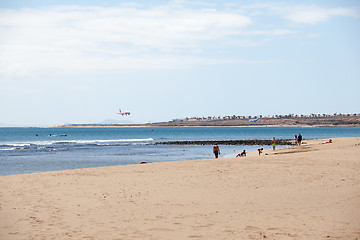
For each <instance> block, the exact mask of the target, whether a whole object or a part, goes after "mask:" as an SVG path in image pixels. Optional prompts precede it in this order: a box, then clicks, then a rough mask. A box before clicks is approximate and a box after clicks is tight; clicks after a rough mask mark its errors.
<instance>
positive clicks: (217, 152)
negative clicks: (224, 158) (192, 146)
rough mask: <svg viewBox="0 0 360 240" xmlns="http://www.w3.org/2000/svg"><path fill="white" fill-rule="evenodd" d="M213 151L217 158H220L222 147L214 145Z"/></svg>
mask: <svg viewBox="0 0 360 240" xmlns="http://www.w3.org/2000/svg"><path fill="white" fill-rule="evenodd" d="M213 153H214V155H215V158H218V157H219V154H220V148H219V146H218V145H217V144H215V145H214V147H213Z"/></svg>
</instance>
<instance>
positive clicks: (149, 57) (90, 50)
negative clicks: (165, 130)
mask: <svg viewBox="0 0 360 240" xmlns="http://www.w3.org/2000/svg"><path fill="white" fill-rule="evenodd" d="M250 24H251V20H250V18H248V17H246V16H243V15H239V14H235V13H231V12H219V11H209V10H208V9H205V10H204V11H198V10H193V9H189V8H181V9H179V8H170V7H169V6H158V7H152V8H145V9H144V8H133V7H124V6H121V7H112V8H106V7H80V6H60V7H52V8H41V9H19V10H6V9H5V10H4V9H3V10H0V35H1V36H2V38H1V39H0V51H1V52H2V56H1V57H0V69H3V70H1V72H0V74H6V75H9V74H10V75H11V74H26V75H28V74H29V72H33V71H36V70H40V69H44V68H46V67H47V68H51V69H74V68H77V69H82V68H89V66H91V67H90V68H92V69H93V68H100V69H104V68H112V67H117V68H129V67H130V68H131V67H133V68H135V67H144V66H154V65H157V64H160V65H162V66H165V67H166V66H167V67H170V66H169V65H178V62H177V61H176V58H177V56H175V55H176V54H180V53H181V54H182V55H183V56H184V55H185V56H186V55H190V56H191V55H192V54H193V53H194V52H199V49H202V48H207V47H209V46H211V45H213V44H216V42H217V41H221V40H224V39H226V38H228V37H230V36H233V35H236V34H238V31H239V29H241V28H244V27H247V26H249V25H250ZM169 53H171V54H172V55H171V54H169ZM154 57H155V59H154ZM182 58H184V57H182ZM19 66H22V70H20V69H19Z"/></svg>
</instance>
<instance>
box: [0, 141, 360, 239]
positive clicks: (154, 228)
mask: <svg viewBox="0 0 360 240" xmlns="http://www.w3.org/2000/svg"><path fill="white" fill-rule="evenodd" d="M325 141H326V140H305V142H307V144H306V145H303V146H300V147H293V148H287V149H279V150H276V151H272V150H269V151H267V153H268V155H264V154H263V155H261V156H258V153H257V152H252V153H249V154H248V156H246V157H242V158H220V159H217V160H215V159H207V160H196V161H195V160H194V161H180V162H163V163H151V164H142V165H140V164H139V165H127V166H115V167H102V168H89V169H79V170H68V171H58V172H47V173H34V174H23V175H13V176H1V177H0V239H2V240H4V239H36V240H38V239H280V240H281V239H346V240H348V239H350V240H355V239H360V138H336V139H333V143H331V144H321V143H324V142H325ZM220 148H221V146H220ZM241 150H242V149H241ZM265 152H266V151H265ZM265 152H264V153H265Z"/></svg>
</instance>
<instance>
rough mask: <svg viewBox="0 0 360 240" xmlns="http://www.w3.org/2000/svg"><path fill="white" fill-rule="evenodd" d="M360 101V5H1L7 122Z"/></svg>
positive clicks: (351, 107) (140, 118) (247, 111)
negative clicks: (126, 113) (119, 112)
mask: <svg viewBox="0 0 360 240" xmlns="http://www.w3.org/2000/svg"><path fill="white" fill-rule="evenodd" d="M150 2H151V3H150ZM359 103H360V1H355V0H354V1H346V0H336V1H335V0H328V1H268V0H267V1H201V0H200V1H95V0H93V1H63V0H62V1H60V0H59V1H54V0H42V1H38V0H1V1H0V125H10V124H14V125H33V126H43V125H56V124H64V123H98V122H102V121H104V120H106V119H117V120H127V121H133V122H136V123H145V122H157V121H169V120H172V119H174V118H181V117H187V116H188V117H191V116H214V115H215V116H225V115H258V114H262V115H268V114H288V113H299V114H309V113H335V112H343V113H348V112H360V107H359V106H360V104H359ZM119 108H122V109H123V110H126V111H131V115H130V116H127V117H125V116H120V115H118V114H116V112H117V111H118V109H119Z"/></svg>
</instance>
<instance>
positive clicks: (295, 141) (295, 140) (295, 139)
mask: <svg viewBox="0 0 360 240" xmlns="http://www.w3.org/2000/svg"><path fill="white" fill-rule="evenodd" d="M294 143H295V145H297V135H295V138H294Z"/></svg>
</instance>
